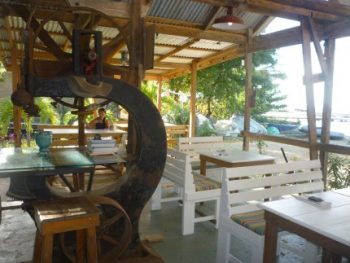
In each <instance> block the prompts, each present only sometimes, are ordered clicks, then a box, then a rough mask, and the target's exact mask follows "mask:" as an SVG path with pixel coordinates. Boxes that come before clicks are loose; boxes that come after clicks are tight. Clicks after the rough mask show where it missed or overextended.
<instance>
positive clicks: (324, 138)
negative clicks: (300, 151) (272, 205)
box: [320, 39, 335, 186]
mask: <svg viewBox="0 0 350 263" xmlns="http://www.w3.org/2000/svg"><path fill="white" fill-rule="evenodd" d="M334 53H335V40H334V39H331V40H326V41H325V58H326V63H327V69H328V78H327V81H326V82H325V85H324V93H323V113H322V134H321V143H324V144H328V143H329V137H330V129H331V119H332V99H333V73H334ZM320 159H321V162H322V172H323V181H324V183H325V186H326V185H327V179H328V153H327V152H325V151H322V150H321V151H320Z"/></svg>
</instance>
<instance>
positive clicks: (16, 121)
mask: <svg viewBox="0 0 350 263" xmlns="http://www.w3.org/2000/svg"><path fill="white" fill-rule="evenodd" d="M12 63H13V65H12V89H13V91H15V90H17V85H18V84H19V82H20V69H19V65H18V63H17V49H16V48H15V47H13V48H12ZM13 130H14V133H15V147H21V144H22V142H21V138H22V129H21V108H20V107H17V106H16V105H13Z"/></svg>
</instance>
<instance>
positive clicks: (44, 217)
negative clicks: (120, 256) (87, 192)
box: [33, 197, 100, 263]
mask: <svg viewBox="0 0 350 263" xmlns="http://www.w3.org/2000/svg"><path fill="white" fill-rule="evenodd" d="M33 206H34V215H35V223H36V226H37V232H36V237H35V246H34V255H33V262H34V263H36V262H44V263H50V262H52V249H53V235H54V234H58V233H64V232H67V231H77V232H76V239H77V244H76V251H77V252H76V262H84V248H85V241H86V243H87V257H86V258H87V262H91V263H96V262H97V249H96V247H97V246H96V227H97V226H98V225H99V224H100V218H99V210H98V209H97V208H96V207H95V205H94V204H93V203H92V202H91V201H89V200H88V199H87V198H85V197H72V198H63V199H57V200H50V201H41V202H37V203H35V204H33ZM85 237H86V239H85Z"/></svg>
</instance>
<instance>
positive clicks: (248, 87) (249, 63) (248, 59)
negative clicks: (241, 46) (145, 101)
mask: <svg viewBox="0 0 350 263" xmlns="http://www.w3.org/2000/svg"><path fill="white" fill-rule="evenodd" d="M247 37H248V41H247V47H246V54H245V57H244V66H245V74H246V76H245V105H244V134H247V133H249V131H250V113H251V106H252V105H251V99H252V96H253V90H252V77H253V54H252V53H248V50H249V49H250V46H251V44H252V39H253V38H252V31H251V30H249V31H248V36H247ZM243 150H244V151H249V138H248V137H247V136H244V137H243Z"/></svg>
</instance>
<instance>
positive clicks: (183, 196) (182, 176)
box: [151, 149, 221, 235]
mask: <svg viewBox="0 0 350 263" xmlns="http://www.w3.org/2000/svg"><path fill="white" fill-rule="evenodd" d="M163 178H165V179H167V180H169V181H171V182H172V183H174V184H175V185H176V186H177V188H178V189H180V190H179V191H177V194H178V195H177V196H175V197H170V198H163V197H162V186H161V184H159V186H158V188H157V189H156V191H155V193H154V194H153V196H152V200H151V202H152V203H151V208H152V210H156V209H160V208H161V203H162V202H168V201H175V200H181V201H182V205H183V206H182V234H183V235H188V234H193V233H194V224H195V223H197V222H203V221H210V220H216V227H217V226H218V223H217V219H218V215H219V200H220V191H221V189H220V187H221V183H219V182H216V181H214V180H212V179H210V178H208V177H205V176H202V175H195V174H193V173H192V167H191V163H190V157H189V155H187V154H186V153H182V152H180V151H177V150H174V149H168V152H167V160H166V164H165V168H164V172H163ZM207 201H214V202H215V212H214V213H213V214H211V215H204V216H197V217H196V212H195V210H196V203H202V202H207Z"/></svg>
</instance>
